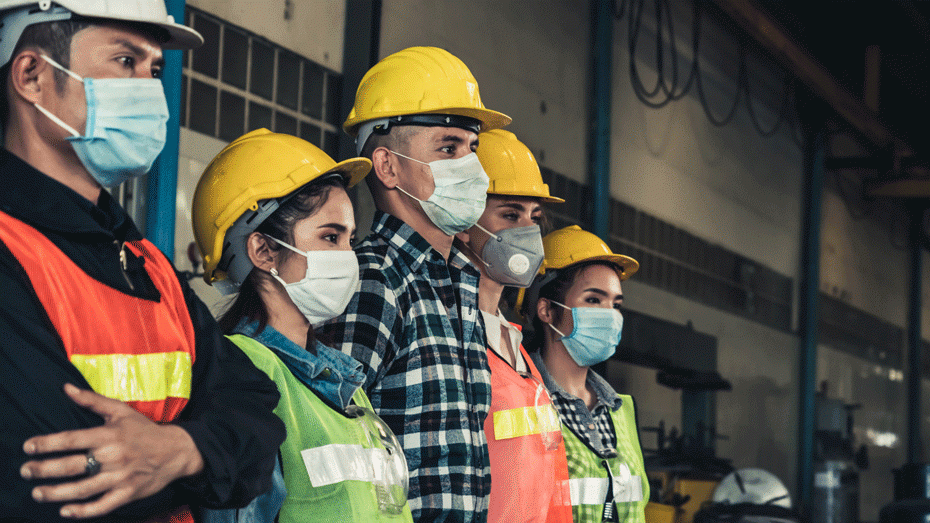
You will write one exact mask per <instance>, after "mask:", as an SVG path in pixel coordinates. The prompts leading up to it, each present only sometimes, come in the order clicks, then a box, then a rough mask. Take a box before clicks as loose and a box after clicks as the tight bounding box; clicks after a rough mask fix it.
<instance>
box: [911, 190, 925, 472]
mask: <svg viewBox="0 0 930 523" xmlns="http://www.w3.org/2000/svg"><path fill="white" fill-rule="evenodd" d="M924 208H925V207H924V203H923V202H914V203H913V204H911V205H910V208H909V210H910V219H911V223H910V262H911V282H910V285H909V289H908V311H907V345H908V347H907V462H908V463H922V462H923V441H922V440H921V437H920V432H921V421H922V419H921V408H920V405H921V390H920V389H921V383H920V382H921V378H922V376H923V365H922V362H923V343H922V341H923V340H922V339H921V336H920V313H921V305H922V299H921V295H922V293H921V290H922V289H923V237H924V231H923V223H924V219H923V218H924Z"/></svg>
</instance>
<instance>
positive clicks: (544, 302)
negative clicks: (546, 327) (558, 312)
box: [536, 298, 552, 323]
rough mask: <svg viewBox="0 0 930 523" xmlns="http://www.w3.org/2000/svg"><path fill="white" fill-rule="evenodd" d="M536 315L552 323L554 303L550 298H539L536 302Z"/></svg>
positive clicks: (544, 321) (541, 319)
mask: <svg viewBox="0 0 930 523" xmlns="http://www.w3.org/2000/svg"><path fill="white" fill-rule="evenodd" d="M536 316H537V317H538V318H539V319H540V321H542V322H543V323H552V303H550V302H549V299H548V298H539V300H538V301H537V302H536Z"/></svg>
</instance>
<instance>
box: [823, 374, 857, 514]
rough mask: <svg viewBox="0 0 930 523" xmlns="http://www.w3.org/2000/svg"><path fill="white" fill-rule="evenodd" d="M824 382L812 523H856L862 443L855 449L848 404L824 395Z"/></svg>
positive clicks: (825, 385) (851, 410)
mask: <svg viewBox="0 0 930 523" xmlns="http://www.w3.org/2000/svg"><path fill="white" fill-rule="evenodd" d="M827 388H828V387H827V383H826V382H823V383H821V385H820V392H819V393H818V394H817V424H816V431H815V433H814V483H813V485H814V490H813V494H812V499H811V513H810V521H811V523H859V472H860V471H861V470H865V469H866V468H867V467H868V455H867V453H866V447H865V445H862V446H860V447H859V450H858V451H855V450H854V443H855V439H854V436H853V430H852V428H853V416H852V412H853V411H854V410H856V409H858V408H859V407H860V405H849V404H846V403H844V402H843V401H842V400H838V399H833V398H830V397H828V396H827V392H828V391H827Z"/></svg>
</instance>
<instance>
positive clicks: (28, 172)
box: [0, 148, 141, 241]
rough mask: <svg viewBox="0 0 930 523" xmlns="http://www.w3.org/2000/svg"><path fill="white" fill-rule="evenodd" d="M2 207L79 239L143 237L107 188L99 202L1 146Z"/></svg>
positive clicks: (43, 227) (130, 238) (103, 239)
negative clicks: (84, 195) (82, 194)
mask: <svg viewBox="0 0 930 523" xmlns="http://www.w3.org/2000/svg"><path fill="white" fill-rule="evenodd" d="M0 172H2V173H3V177H4V190H3V191H0V210H3V211H4V212H6V213H8V214H10V215H11V216H15V217H17V218H18V219H20V220H23V221H24V222H26V223H28V224H29V225H32V226H34V227H36V228H39V229H43V230H47V231H54V232H57V233H60V234H68V235H70V236H71V237H72V238H74V239H77V240H82V239H83V240H86V241H101V240H102V241H112V240H114V239H116V240H119V241H124V240H134V239H138V238H141V234H139V233H138V231H137V230H136V228H135V226H134V225H133V224H132V220H130V219H129V216H128V215H127V214H126V212H125V211H124V210H123V209H122V207H120V206H119V204H118V203H117V202H116V200H115V199H114V198H113V197H112V196H110V193H109V192H107V191H106V190H102V191H100V197H99V198H98V200H97V205H94V204H93V203H91V202H90V200H88V199H87V198H84V197H83V196H81V195H80V194H78V193H77V192H75V191H74V190H72V189H71V188H70V187H68V186H67V185H65V184H63V183H61V182H59V181H58V180H55V179H53V178H51V177H49V176H47V175H46V174H44V173H42V172H41V171H39V170H37V169H35V168H34V167H32V166H31V165H29V164H28V163H26V162H25V161H23V160H22V159H20V158H19V157H18V156H16V155H14V154H13V153H11V152H9V151H7V150H6V149H3V148H0Z"/></svg>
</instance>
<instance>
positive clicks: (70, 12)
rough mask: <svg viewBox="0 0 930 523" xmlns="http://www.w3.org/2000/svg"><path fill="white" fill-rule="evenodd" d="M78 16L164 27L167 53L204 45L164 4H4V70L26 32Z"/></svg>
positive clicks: (0, 44)
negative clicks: (170, 50) (28, 28)
mask: <svg viewBox="0 0 930 523" xmlns="http://www.w3.org/2000/svg"><path fill="white" fill-rule="evenodd" d="M74 15H78V16H82V17H93V18H102V19H107V20H115V21H124V22H135V23H144V24H151V25H154V26H156V27H160V28H161V29H164V30H165V31H167V33H168V40H167V41H166V42H164V43H163V44H162V48H163V49H192V48H194V47H197V46H199V45H201V44H203V37H202V36H200V33H198V32H197V31H194V30H193V29H191V28H190V27H187V26H184V25H182V24H179V23H176V22H175V21H174V17H172V16H169V15H168V11H167V10H166V9H165V2H164V0H55V1H54V2H53V1H52V0H0V22H2V24H3V25H2V27H0V66H3V65H6V63H7V62H9V61H10V58H12V54H13V49H14V48H15V47H16V43H17V42H19V37H20V36H22V34H23V29H25V28H26V27H28V26H30V25H32V24H38V23H42V22H55V21H59V20H68V19H70V18H71V17H72V16H74Z"/></svg>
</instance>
